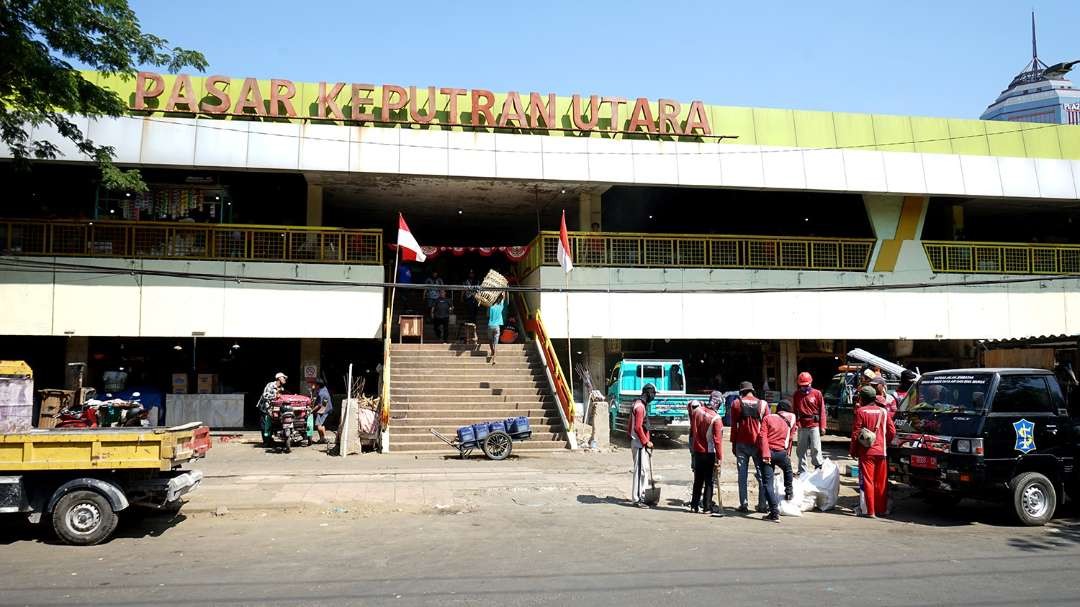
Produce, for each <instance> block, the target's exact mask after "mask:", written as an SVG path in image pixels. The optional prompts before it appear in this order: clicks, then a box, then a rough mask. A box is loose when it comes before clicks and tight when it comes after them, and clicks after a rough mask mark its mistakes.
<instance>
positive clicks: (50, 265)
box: [0, 258, 1080, 295]
mask: <svg viewBox="0 0 1080 607" xmlns="http://www.w3.org/2000/svg"><path fill="white" fill-rule="evenodd" d="M5 266H6V267H7V268H9V269H12V270H18V271H22V272H28V273H52V274H97V275H108V276H156V277H164V278H180V279H187V280H202V281H214V282H232V283H235V284H268V285H288V286H310V287H322V288H334V289H355V288H361V289H387V288H391V287H397V288H399V289H411V290H427V289H432V288H438V289H440V290H447V291H465V290H468V289H475V288H476V287H475V286H466V285H436V286H432V285H429V284H404V283H393V282H385V281H349V280H317V279H310V278H277V277H267V276H240V275H231V274H216V273H209V272H176V271H167V270H147V269H143V268H118V267H115V266H98V265H92V264H79V263H64V262H47V261H37V260H31V259H4V258H0V267H5ZM793 271H795V270H793ZM1063 280H1080V276H1069V275H1047V276H1025V277H1022V278H1001V279H998V278H993V279H982V280H961V281H958V282H911V283H896V284H865V285H834V286H791V287H728V286H723V285H718V286H714V287H692V288H681V287H676V288H670V287H664V288H644V289H643V288H626V289H624V288H611V287H571V288H566V287H550V286H528V285H517V286H507V287H498V288H492V289H490V290H492V291H505V292H510V293H571V294H573V293H584V294H587V293H593V294H668V295H672V294H674V295H680V294H709V293H732V294H740V293H835V292H862V291H867V292H873V291H907V290H915V289H949V288H957V287H984V286H994V285H1013V284H1026V283H1049V282H1057V281H1063ZM638 284H648V283H638ZM485 289H486V287H485Z"/></svg>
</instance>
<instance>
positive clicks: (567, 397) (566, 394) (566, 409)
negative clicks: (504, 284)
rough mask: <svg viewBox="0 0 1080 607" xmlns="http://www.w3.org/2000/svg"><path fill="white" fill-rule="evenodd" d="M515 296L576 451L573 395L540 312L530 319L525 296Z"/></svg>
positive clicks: (567, 433) (569, 439)
mask: <svg viewBox="0 0 1080 607" xmlns="http://www.w3.org/2000/svg"><path fill="white" fill-rule="evenodd" d="M516 296H517V304H518V309H519V310H521V312H522V315H523V316H524V317H525V318H526V322H525V330H526V331H529V332H531V333H532V334H533V345H534V346H535V347H536V351H537V353H538V354H539V355H540V360H541V362H543V364H544V373H545V374H546V375H547V379H548V383H549V384H550V386H551V391H552V392H553V393H554V394H555V400H556V401H557V402H558V405H559V407H558V409H559V417H560V419H561V420H562V424H563V429H564V430H565V431H566V438H567V440H568V441H569V443H570V448H571V449H576V448H577V439H576V437H575V436H574V414H575V412H574V406H575V405H574V397H573V394H571V393H570V387H569V386H570V384H569V383H568V382H567V381H566V376H565V375H563V372H562V367H561V366H560V365H559V357H558V356H556V354H555V347H554V346H553V345H552V343H551V339H550V338H549V337H548V334H547V330H546V329H545V328H544V322H543V319H541V318H540V310H537V311H536V312H535V313H534V314H532V315H531V317H530V314H529V304H528V302H526V301H525V296H524V295H523V294H522V293H521V292H518V293H516Z"/></svg>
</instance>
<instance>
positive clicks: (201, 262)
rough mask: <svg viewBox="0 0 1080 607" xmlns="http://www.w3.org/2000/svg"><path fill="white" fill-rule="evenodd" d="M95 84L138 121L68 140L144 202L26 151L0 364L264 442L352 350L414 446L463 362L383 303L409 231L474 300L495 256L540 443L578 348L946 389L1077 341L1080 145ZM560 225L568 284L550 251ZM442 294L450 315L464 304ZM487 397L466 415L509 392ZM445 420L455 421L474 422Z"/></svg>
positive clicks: (926, 124) (319, 92)
mask: <svg viewBox="0 0 1080 607" xmlns="http://www.w3.org/2000/svg"><path fill="white" fill-rule="evenodd" d="M89 77H90V78H93V79H95V80H96V81H98V82H99V83H101V84H103V85H105V86H109V87H111V88H114V89H115V90H117V91H118V92H120V93H121V94H122V95H123V96H124V97H126V98H127V99H128V101H129V103H130V107H131V111H130V115H129V116H125V117H122V118H116V119H94V120H89V119H86V118H79V117H75V118H74V120H75V121H76V124H78V125H79V126H80V127H81V128H82V129H83V130H84V132H86V133H88V135H89V137H90V138H91V139H92V140H93V141H95V143H98V144H105V145H110V146H112V147H113V148H114V149H115V151H116V155H117V162H118V163H119V164H121V165H123V166H127V167H137V168H140V169H141V170H142V172H143V176H144V179H145V180H146V182H147V183H148V184H149V186H150V190H149V192H147V193H134V192H109V191H104V190H103V189H102V188H100V187H99V186H98V184H97V182H96V179H97V176H96V169H95V167H94V166H93V165H92V164H91V163H89V162H88V160H87V159H86V158H83V157H81V156H80V155H79V152H78V150H77V149H74V148H73V146H71V145H70V144H69V143H67V142H66V141H64V140H62V139H60V138H58V137H56V136H55V135H56V134H55V133H50V132H49V131H48V129H47V128H46V127H41V128H39V129H37V130H36V131H35V133H34V136H35V137H53V138H54V139H55V141H56V144H57V145H58V147H59V148H60V150H61V153H62V154H63V156H62V157H61V158H59V159H57V161H56V162H50V163H35V165H34V166H33V169H32V171H31V172H29V173H26V172H20V171H19V170H17V169H16V168H15V167H14V166H12V165H11V163H10V162H6V163H4V164H3V166H2V167H0V170H3V171H4V177H5V183H7V184H9V189H8V195H7V196H6V203H5V210H4V213H3V215H4V218H3V219H0V251H2V254H3V255H2V257H0V307H2V309H3V310H4V312H5V313H4V314H3V315H0V335H2V336H4V337H2V338H0V358H15V359H26V360H29V361H30V362H31V364H32V366H34V367H35V376H36V377H38V378H42V379H41V382H40V383H39V385H42V384H44V383H52V384H57V385H59V384H62V383H64V382H65V381H66V379H65V378H64V377H63V374H64V369H65V364H66V363H69V362H79V361H87V362H88V363H89V367H90V368H89V372H90V373H89V375H90V379H91V381H92V382H95V383H97V384H98V385H101V382H102V381H103V378H104V374H105V372H107V371H119V370H120V367H124V371H123V372H124V373H129V374H130V376H129V377H128V381H127V384H129V385H128V386H127V387H129V388H130V385H131V384H139V385H147V386H150V387H157V389H159V390H160V391H161V392H170V391H173V389H174V386H173V385H172V382H173V377H174V375H183V376H185V377H186V381H187V382H189V384H190V385H189V386H188V391H190V392H195V391H197V390H196V388H197V387H198V386H197V384H198V382H199V378H200V376H201V375H206V376H214V377H207V378H205V380H204V383H205V384H206V385H205V386H204V387H205V388H206V390H207V391H208V392H212V393H215V396H227V395H229V394H236V395H246V396H237V397H235V398H234V399H233V401H234V406H239V407H241V409H242V410H243V411H242V412H241V416H240V417H241V418H243V417H244V416H245V415H244V413H246V417H247V423H248V424H250V423H251V421H252V419H251V409H252V405H253V403H254V399H256V398H257V397H258V393H259V391H260V390H261V387H262V385H263V384H264V383H265V382H266V381H268V380H269V379H270V378H271V377H272V376H273V373H274V372H275V371H278V370H285V371H286V372H287V373H289V374H290V375H291V376H293V377H292V379H291V381H292V382H293V383H294V384H296V383H298V379H297V378H304V377H311V376H313V375H316V374H322V375H325V376H326V377H327V378H328V379H330V381H331V383H334V382H337V383H338V384H339V385H338V387H337V388H336V390H337V391H339V392H340V391H342V390H343V389H344V386H343V382H341V381H340V380H339V378H340V377H342V376H343V374H344V366H345V365H346V364H347V363H350V362H351V363H354V364H355V368H356V369H357V372H358V373H360V374H363V375H364V376H366V377H367V378H368V382H369V383H368V390H369V391H370V392H375V391H376V387H377V386H379V385H380V384H382V385H384V386H385V387H386V389H385V390H383V391H382V393H383V395H384V396H386V395H392V396H391V397H390V403H391V412H390V415H391V420H392V421H391V425H390V428H391V430H390V435H391V436H394V437H395V438H394V439H393V441H394V442H393V444H397V445H401V446H402V448H411V447H414V448H422V447H423V444H422V442H423V441H422V440H421V438H420V434H423V432H419V431H418V430H417V426H416V425H413V426H412V427H410V426H409V424H405V423H401V424H399V423H397V420H398V416H396V415H395V413H394V412H395V411H399V410H408V403H409V402H410V400H411V401H412V402H414V403H421V404H423V403H427V401H425V400H423V398H422V397H421V396H420V394H422V393H424V392H428V393H430V392H431V391H433V390H438V389H439V386H435V385H430V384H425V383H424V381H422V379H418V377H419V375H421V374H420V373H419V372H416V373H414V372H413V371H410V369H412V370H416V369H418V368H422V367H424V366H425V365H429V366H430V365H438V364H442V363H440V362H439V361H438V360H436V359H435V358H434V357H432V358H424V357H420V358H418V359H416V360H413V361H408V360H407V359H408V356H409V355H408V354H407V353H406V352H405V350H403V349H402V348H401V347H396V346H395V347H392V346H391V345H390V343H391V341H393V342H398V341H401V337H400V336H399V335H398V327H399V326H400V325H399V316H400V315H402V314H405V315H406V316H409V315H413V314H414V313H415V314H416V315H420V316H424V314H425V309H424V308H425V304H424V294H423V293H422V291H420V290H417V289H411V288H407V287H402V288H401V289H399V290H398V300H397V302H396V303H397V305H396V306H395V309H394V310H392V311H390V310H388V309H387V307H388V305H389V303H390V290H389V289H388V288H386V286H387V283H389V282H392V281H391V278H393V277H394V276H395V275H394V273H393V267H394V259H395V251H394V250H392V249H391V248H390V245H392V244H393V243H394V240H395V238H396V233H397V219H398V213H402V214H403V216H404V217H405V218H406V219H407V220H408V222H409V225H410V227H411V230H412V232H413V234H414V235H415V236H416V238H417V239H418V240H419V242H420V243H421V244H423V245H425V246H426V247H427V251H428V253H429V260H428V261H427V262H425V263H423V264H410V265H409V266H408V270H407V271H406V272H405V273H404V274H402V273H399V274H398V277H399V278H400V277H402V276H406V275H408V276H410V278H409V280H410V281H411V282H412V283H422V282H423V281H424V280H425V279H426V278H427V277H428V276H430V275H431V272H433V271H438V272H440V274H441V277H442V278H443V279H444V282H445V283H446V284H447V285H460V284H462V282H463V281H464V279H465V277H466V275H467V272H468V271H469V270H470V269H471V270H474V271H475V272H476V273H477V274H478V275H479V277H482V276H483V274H484V273H485V272H486V271H487V270H488V269H492V268H494V269H497V270H499V271H500V272H502V273H504V274H506V275H508V276H511V277H512V278H513V279H514V280H515V281H516V283H517V284H518V285H520V286H522V287H525V288H524V289H522V291H521V293H522V296H521V297H518V296H517V295H515V296H514V297H512V298H511V299H512V301H513V303H514V306H513V309H514V315H515V316H517V317H519V318H521V319H522V322H523V324H524V325H525V326H524V327H522V332H523V333H524V335H523V336H522V340H523V341H525V342H526V343H525V345H524V350H522V356H524V357H525V358H523V359H522V360H523V361H525V362H523V363H522V365H524V366H523V367H522V368H526V367H528V365H532V364H539V365H540V366H541V368H540V369H539V370H536V369H533V371H535V373H534V375H535V376H536V377H540V378H550V381H548V380H547V379H545V380H543V381H540V380H538V381H539V383H538V384H537V386H539V388H538V390H539V392H540V394H539V396H537V397H536V398H537V399H538V400H537V403H538V404H537V407H538V408H537V411H539V413H537V417H538V420H547V422H550V423H547V424H546V425H547V426H549V427H550V429H551V432H552V435H553V436H552V437H551V440H550V441H547V443H545V444H559V443H560V441H562V442H563V443H565V441H566V435H565V432H564V430H565V424H564V423H563V422H562V421H561V420H559V419H558V418H559V417H560V416H565V414H566V413H567V412H568V411H570V412H572V411H573V409H572V408H571V407H570V406H569V405H568V404H567V403H566V402H564V401H566V400H567V396H566V392H567V391H568V390H567V388H568V386H564V385H563V384H564V382H565V383H566V384H568V383H569V381H570V379H571V378H570V377H568V376H569V375H570V364H569V362H568V360H567V356H568V354H567V353H568V352H569V353H570V354H571V355H572V356H573V357H574V361H573V363H574V365H575V366H576V365H577V364H578V363H584V365H585V366H586V367H587V368H588V371H589V374H590V375H591V378H592V381H593V383H594V385H595V386H597V387H600V386H602V385H603V384H604V378H605V375H606V373H607V371H608V369H610V368H611V366H612V365H613V364H614V363H615V362H617V361H618V360H619V359H620V358H621V357H624V356H628V357H629V356H636V357H673V358H679V359H682V360H683V361H684V364H685V369H684V371H685V375H686V383H687V387H688V389H689V390H690V391H707V390H708V389H709V388H710V383H711V381H712V378H713V377H714V376H715V375H716V374H717V373H721V374H723V376H724V380H725V381H726V382H728V383H737V382H738V381H741V380H750V381H753V382H754V383H755V384H757V385H759V386H762V387H763V388H765V389H767V390H769V391H771V392H773V393H776V394H775V395H778V394H779V393H781V392H787V391H789V390H790V389H791V388H792V387H793V384H794V377H795V374H796V373H797V371H798V370H803V369H810V370H812V371H813V372H814V374H815V376H817V377H818V383H821V382H827V380H828V378H829V377H830V376H831V375H832V373H833V372H835V369H836V363H837V360H838V359H839V358H840V357H842V355H843V353H844V352H846V351H847V349H848V348H849V347H854V346H858V347H862V348H864V349H867V350H870V351H874V352H877V353H879V354H880V355H882V356H885V357H887V358H890V359H894V360H901V361H903V362H904V363H905V364H908V365H910V366H918V367H920V368H921V369H922V370H929V369H936V368H947V367H952V366H960V365H971V364H976V363H977V362H978V359H979V356H980V342H981V341H982V340H987V341H991V340H1012V339H1029V338H1032V337H1036V336H1047V335H1054V336H1076V335H1078V334H1080V230H1078V229H1077V225H1080V206H1078V201H1080V127H1077V126H1068V125H1058V124H1049V123H1038V122H1031V123H1029V122H1008V123H1006V122H990V121H980V120H957V119H944V118H927V117H915V116H890V115H869V114H848V113H836V112H811V111H798V110H786V109H765V108H742V107H725V106H715V105H708V104H706V103H704V102H702V101H696V100H691V101H686V100H682V101H675V100H670V99H644V98H641V99H634V100H630V99H623V98H616V97H610V96H604V95H601V94H581V95H573V96H569V97H565V96H558V95H555V94H551V93H548V92H507V93H495V92H491V91H487V90H481V89H458V88H451V87H441V86H428V87H413V86H401V85H395V84H381V85H373V84H364V83H352V82H321V83H300V82H293V81H289V80H279V79H271V80H256V79H253V78H229V77H225V76H216V75H215V76H209V77H205V78H204V77H202V76H190V75H167V74H151V73H144V74H140V76H139V78H138V79H137V80H134V81H122V80H119V79H113V78H107V77H105V76H101V75H97V74H90V75H89ZM0 156H3V157H8V156H9V154H8V152H7V150H3V149H0ZM564 210H565V212H566V215H567V219H568V224H569V228H570V230H571V233H570V235H569V236H570V244H571V248H572V250H573V254H574V263H575V266H576V267H575V269H574V270H573V271H572V272H571V273H570V274H569V275H566V274H564V272H563V270H562V268H561V267H559V264H558V260H557V254H556V251H557V242H558V233H557V230H558V226H559V219H560V216H561V214H562V212H563V211H564ZM567 289H569V293H568V292H567ZM450 295H451V297H452V298H454V300H455V302H456V303H457V304H458V305H456V306H455V311H456V315H457V317H458V318H457V320H458V321H459V322H458V323H457V324H458V325H460V324H461V323H462V322H464V319H463V318H462V315H463V314H462V310H463V309H465V308H464V302H463V301H462V300H461V299H460V297H461V292H460V291H453V292H452V293H451V294H450ZM538 313H539V314H538ZM480 325H481V327H480V330H481V332H482V331H483V323H482V322H481V323H480ZM388 328H389V332H388V330H387V329H388ZM460 329H461V327H460V326H456V327H454V330H452V333H453V335H451V341H455V340H457V339H458V338H459V337H458V335H459V334H458V333H457V331H460ZM424 332H425V334H426V335H427V338H428V339H429V340H430V338H431V334H430V323H428V326H427V327H426V328H425V331H424ZM537 335H538V336H540V337H542V338H543V339H541V340H540V342H541V343H540V347H539V348H536V347H535V345H536V342H534V341H533V340H534V337H535V336H537ZM567 338H570V339H571V342H570V343H569V344H567V342H566V339H567ZM548 339H550V344H549V343H548ZM481 340H483V337H482V336H481ZM1066 341H1068V338H1066ZM568 345H569V347H567V346H568ZM399 354H400V355H401V356H400V357H399ZM452 364H454V362H453V361H448V362H446V365H447V366H448V368H450V369H453V368H454V367H452V366H451V365H452ZM514 364H516V363H512V364H510V365H509V366H508V367H507V368H506V370H505V373H507V374H511V373H512V369H514V368H515V366H514ZM386 365H389V366H390V369H391V370H395V371H393V373H389V374H387V373H383V371H385V370H386V369H385V366H386ZM470 369H471V368H470ZM475 371H476V369H471V370H470V371H469V372H475ZM394 373H397V374H398V375H394ZM500 373H503V371H500ZM526 374H527V375H528V372H527V371H526ZM384 375H385V377H383V376H384ZM136 376H137V377H136ZM112 377H115V375H114V376H112ZM507 377H510V375H507ZM529 377H530V378H531V377H532V376H531V375H530V376H529ZM526 379H528V378H526ZM383 380H386V381H383ZM469 381H471V379H470V380H469ZM505 381H507V382H509V383H508V385H509V384H513V383H514V382H517V381H518V379H517V378H511V379H506V380H505ZM395 382H399V383H400V386H399V388H397V390H398V391H397V392H395V387H394V384H395ZM410 382H413V383H415V385H411V384H410ZM460 383H463V384H464V383H468V382H467V381H462V382H460ZM481 383H482V384H483V385H482V386H481V387H465V388H462V390H464V391H463V392H461V393H460V395H458V396H455V397H454V398H460V399H461V402H466V401H470V399H473V400H475V399H474V398H473V396H475V395H478V394H479V392H477V390H487V389H488V388H491V390H488V391H489V392H494V391H496V389H497V390H499V391H501V390H502V388H492V387H491V386H490V384H491V382H488V381H483V382H481ZM521 383H527V382H525V380H521ZM580 385H581V382H580V381H575V386H574V389H575V391H576V392H578V394H577V399H578V400H581V394H580ZM822 387H824V386H822ZM527 388H528V389H527V390H526V391H533V392H535V391H536V390H534V389H533V387H532V385H531V384H530V385H529V386H527ZM455 389H456V388H455ZM508 389H509V388H508ZM545 392H546V394H545ZM500 394H501V397H500V400H499V402H509V401H508V399H511V400H512V398H511V396H509V394H510V393H509V392H507V393H505V394H504V393H502V392H500ZM487 396H492V397H494V395H492V394H488V395H487ZM487 396H485V398H486V397H487ZM237 402H238V403H239V405H235V403H237ZM477 402H480V401H477ZM550 402H554V403H556V405H558V406H557V409H558V411H556V412H554V413H553V412H552V411H551V410H548V409H545V407H547V405H545V403H550ZM399 404H400V406H399ZM518 404H519V405H520V404H521V403H520V402H518ZM496 409H497V411H499V412H502V411H503V410H504V408H496ZM506 409H507V410H508V409H510V407H507V408H506ZM579 410H580V408H579ZM419 411H420V409H414V412H419ZM453 412H454V413H455V415H449V414H447V415H437V416H436V418H437V419H438V420H440V421H439V423H440V424H443V425H445V426H451V425H453V421H454V420H457V419H464V418H465V417H466V416H467V415H468V414H467V413H463V412H462V411H459V410H458V409H454V410H453ZM428 413H429V414H430V413H431V412H428ZM457 413H461V415H460V416H458V415H457ZM555 413H558V415H555ZM234 417H235V416H234ZM417 420H421V421H424V420H426V418H420V417H417V418H416V419H414V420H413V421H417Z"/></svg>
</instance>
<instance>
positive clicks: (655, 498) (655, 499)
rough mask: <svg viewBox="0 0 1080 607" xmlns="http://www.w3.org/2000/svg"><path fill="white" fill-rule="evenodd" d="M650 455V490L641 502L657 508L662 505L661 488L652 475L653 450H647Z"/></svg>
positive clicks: (646, 491) (647, 490)
mask: <svg viewBox="0 0 1080 607" xmlns="http://www.w3.org/2000/svg"><path fill="white" fill-rule="evenodd" d="M646 452H647V453H648V454H649V488H648V489H646V490H645V494H644V495H643V496H642V498H641V501H643V502H645V503H646V504H648V505H650V506H656V505H657V504H659V503H660V487H657V486H656V479H654V478H653V473H652V449H647V450H646Z"/></svg>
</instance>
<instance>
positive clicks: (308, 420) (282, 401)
mask: <svg viewBox="0 0 1080 607" xmlns="http://www.w3.org/2000/svg"><path fill="white" fill-rule="evenodd" d="M314 433H315V416H314V415H312V414H311V398H309V397H307V396H300V395H298V394H283V395H281V396H278V397H277V398H275V399H274V401H273V402H272V403H270V406H269V407H268V408H267V410H266V412H265V413H264V414H263V428H262V438H263V445H265V446H266V447H268V448H279V449H280V450H281V451H284V452H285V453H290V452H291V451H292V447H293V445H305V446H306V445H310V444H311V438H312V436H313V435H314Z"/></svg>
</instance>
